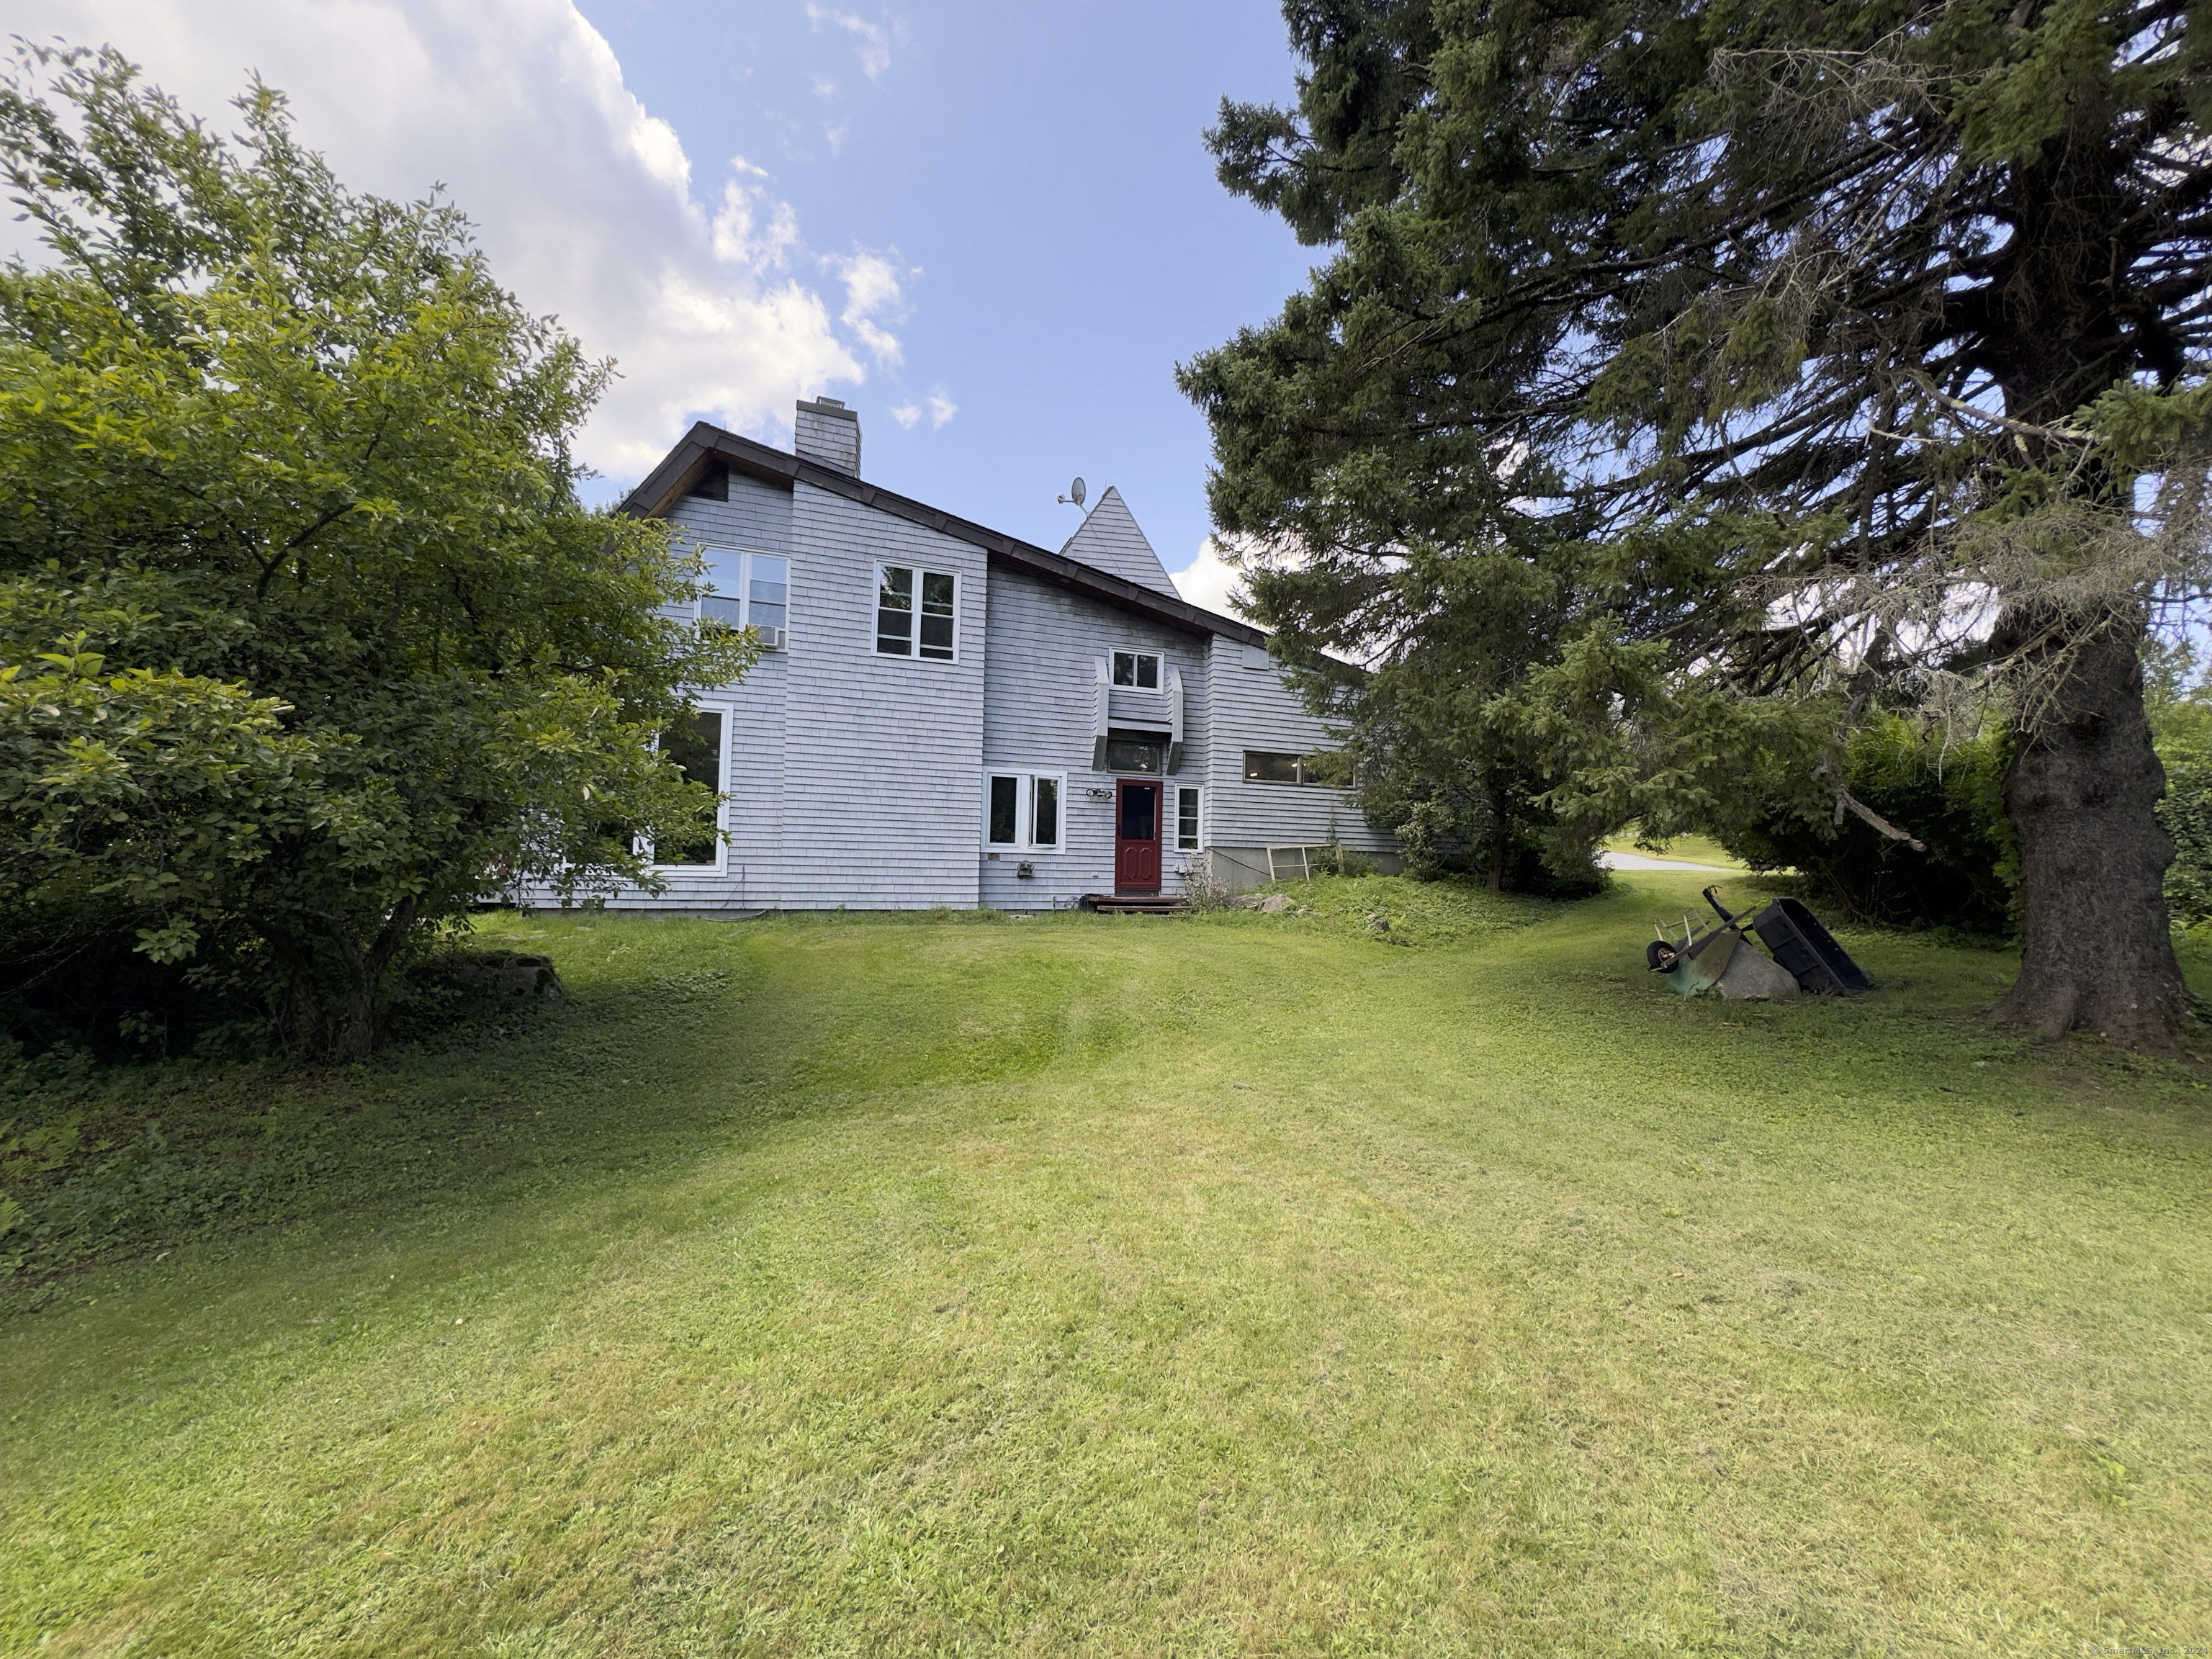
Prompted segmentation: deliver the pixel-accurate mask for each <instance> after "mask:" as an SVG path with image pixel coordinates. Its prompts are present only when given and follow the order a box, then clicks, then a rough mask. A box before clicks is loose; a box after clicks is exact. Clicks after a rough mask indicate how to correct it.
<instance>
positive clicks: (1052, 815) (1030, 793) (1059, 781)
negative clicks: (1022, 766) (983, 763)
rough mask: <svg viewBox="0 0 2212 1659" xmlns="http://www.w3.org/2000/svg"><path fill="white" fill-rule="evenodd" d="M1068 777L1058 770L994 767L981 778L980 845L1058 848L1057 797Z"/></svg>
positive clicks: (997, 849)
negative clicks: (1041, 770) (1008, 769)
mask: <svg viewBox="0 0 2212 1659" xmlns="http://www.w3.org/2000/svg"><path fill="white" fill-rule="evenodd" d="M1066 793H1067V779H1066V775H1064V774H1062V773H1059V772H1012V771H1006V772H1000V771H994V772H991V773H988V774H987V775H985V777H984V780H983V845H984V846H985V847H986V848H988V849H989V850H990V851H992V852H1000V851H1004V850H1006V849H1008V848H1013V849H1018V850H1023V851H1027V852H1033V853H1056V852H1058V851H1059V850H1060V801H1061V800H1062V799H1064V798H1065V796H1066Z"/></svg>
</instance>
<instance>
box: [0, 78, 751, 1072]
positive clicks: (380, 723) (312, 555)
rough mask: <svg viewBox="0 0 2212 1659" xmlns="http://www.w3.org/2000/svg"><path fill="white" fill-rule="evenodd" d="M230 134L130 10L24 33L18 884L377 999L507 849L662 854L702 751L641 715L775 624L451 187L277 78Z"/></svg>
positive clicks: (12, 527) (156, 932)
mask: <svg viewBox="0 0 2212 1659" xmlns="http://www.w3.org/2000/svg"><path fill="white" fill-rule="evenodd" d="M237 107H238V110H239V113H240V120H241V124H242V126H241V131H240V133H239V135H238V137H236V138H235V139H234V140H233V139H226V138H225V137H222V136H220V135H218V134H216V132H214V131H210V130H209V129H208V128H207V127H205V126H204V125H201V124H199V123H197V122H196V121H194V120H191V119H190V118H186V117H185V115H184V114H183V113H182V112H180V111H179V109H178V108H177V107H176V106H175V105H174V104H173V102H172V101H170V100H167V99H166V98H164V97H163V96H161V94H158V93H156V92H155V91H152V90H150V89H149V88H145V87H144V86H143V85H142V84H141V83H140V82H139V81H138V80H137V76H136V75H135V72H134V71H133V70H131V68H130V66H129V65H128V64H125V62H124V61H123V60H122V59H121V58H118V57H117V56H115V55H114V54H113V53H112V52H103V53H100V54H97V55H93V54H87V53H84V52H67V53H60V54H57V53H53V52H44V51H27V52H24V53H23V54H22V55H21V57H20V58H19V59H18V61H17V64H16V67H15V74H14V76H13V77H12V79H11V80H10V81H9V83H8V84H7V85H6V86H5V88H0V153H4V156H5V161H6V167H7V173H8V177H9V181H10V182H11V183H12V185H13V186H14V196H15V200H16V202H17V203H18V204H20V205H21V207H22V208H23V209H24V210H25V211H26V212H27V214H28V215H29V216H30V218H31V220H32V221H33V223H34V224H35V226H36V227H37V228H38V230H39V231H40V234H41V235H42V236H43V238H44V240H45V241H46V246H47V247H48V249H49V250H50V252H51V257H50V258H46V260H44V261H42V262H40V264H36V265H35V266H33V265H26V264H20V263H19V264H14V265H11V266H10V267H9V268H8V269H6V270H4V271H0V907H4V908H5V909H6V911H7V914H8V915H9V918H10V921H9V924H8V925H9V928H10V930H11V931H13V932H14V933H15V934H16V936H17V939H18V943H19V945H20V943H21V939H22V938H23V936H24V935H25V934H26V933H29V934H32V935H40V936H44V937H49V938H51V937H53V936H57V935H67V934H70V933H72V932H73V931H74V932H76V933H82V931H83V930H84V929H85V928H87V927H92V928H94V929H98V928H123V929H125V930H127V931H128V932H129V933H131V935H132V936H133V937H134V938H135V939H136V942H137V948H138V950H139V951H141V952H142V953H143V954H144V955H146V956H148V957H152V958H154V959H155V960H156V961H160V962H165V963H174V964H176V965H177V966H178V968H179V971H180V972H189V973H192V974H197V975H201V976H203V977H206V976H211V975H232V976H234V977H237V976H241V975H242V976H243V977H244V978H246V979H247V980H249V981H257V982H258V983H260V984H261V985H262V986H263V987H264V988H265V989H266V991H267V993H268V994H269V995H270V999H271V1000H272V1005H273V1006H274V1009H275V1011H276V1013H277V1015H278V1017H279V1019H280V1023H281V1024H282V1025H283V1028H284V1030H285V1031H286V1033H287V1034H288V1036H290V1037H291V1038H292V1039H294V1040H295V1041H297V1042H301V1043H302V1044H304V1045H307V1046H308V1047H310V1048H314V1049H317V1050H319V1051H323V1052H327V1053H330V1054H336V1055H337V1056H340V1057H344V1056H349V1055H353V1054H360V1053H362V1052H363V1051H365V1050H366V1049H367V1048H368V1047H369V1046H370V1045H371V1044H372V1043H373V1042H374V1039H375V1036H376V1029H377V1019H378V1013H379V1008H380V1000H381V997H382V994H383V988H384V985H385V981H386V973H387V970H388V969H390V968H391V967H392V964H393V963H395V962H398V961H401V960H403V959H404V957H406V955H407V954H408V953H409V952H410V951H413V950H416V949H417V948H419V946H420V945H421V944H422V941H423V940H424V939H426V938H427V937H428V936H429V935H430V934H432V933H435V931H436V930H437V929H439V928H440V927H449V926H451V925H452V924H453V921H455V919H456V918H457V917H459V915H461V914H462V913H463V912H464V911H465V908H467V906H468V905H469V904H470V903H471V901H472V900H474V899H475V898H477V896H480V895H482V894H483V893H484V892H485V891H487V890H489V889H490V888H492V887H494V886H495V884H498V883H499V882H501V880H502V879H503V878H508V877H512V876H514V875H518V874H523V873H529V874H534V875H537V876H540V877H544V878H548V879H550V880H553V881H556V882H558V883H560V884H562V885H563V886H564V887H567V888H568V889H569V890H578V889H587V888H590V887H592V886H594V885H602V884H609V883H612V882H615V881H618V880H622V879H635V878H644V879H650V877H649V872H647V871H646V870H645V869H644V868H643V867H642V866H641V859H640V855H639V853H638V850H637V848H638V844H639V843H638V842H637V840H636V839H635V837H636V836H639V835H640V834H642V835H645V836H650V835H653V834H654V833H663V834H666V835H669V836H684V835H685V834H690V835H694V836H696V831H697V824H698V821H699V819H700V817H701V816H702V814H703V813H705V812H707V811H709V810H710V809H711V806H712V803H713V795H712V788H711V783H702V782H699V781H687V780H686V779H684V777H683V775H681V773H680V771H679V770H678V769H677V768H675V767H674V766H672V765H671V764H669V763H667V762H665V761H664V760H662V759H661V758H660V757H659V756H658V755H656V754H655V753H654V751H653V734H654V733H655V732H659V731H661V730H663V729H665V728H667V727H669V726H671V725H672V724H673V723H674V722H676V721H677V720H680V719H681V718H683V716H684V710H685V708H686V706H687V696H686V690H685V688H686V687H687V686H696V685H702V684H722V683H724V682H726V681H728V680H730V679H732V678H736V677H737V676H738V674H740V673H741V672H742V671H744V667H745V666H746V665H747V664H748V663H749V662H750V659H751V653H752V642H751V641H750V636H747V635H737V634H733V633H729V632H726V631H708V632H699V631H695V630H694V629H692V628H691V627H690V625H689V624H687V623H677V622H673V621H670V620H668V619H666V618H665V617H664V616H662V615H661V614H659V612H658V611H657V609H656V607H658V606H659V605H663V604H665V602H667V601H670V600H672V599H683V598H684V597H686V596H688V595H689V594H690V593H691V592H694V591H696V588H695V586H694V580H695V576H694V571H695V567H693V566H692V565H690V563H688V562H687V561H686V558H685V556H684V553H683V551H682V550H680V549H679V548H678V547H676V546H674V545H672V544H671V542H670V541H669V539H668V538H667V536H666V534H665V530H664V529H663V528H662V527H661V526H658V525H653V524H648V523H642V522H639V521H637V520H628V519H621V518H617V517H612V516H610V515H607V514H605V513H593V512H591V511H587V510H586V508H585V507H582V506H581V505H580V502H579V500H578V496H577V493H576V489H577V483H578V480H579V477H580V469H579V467H578V465H577V463H576V462H575V460H574V457H573V455H572V453H571V451H570V440H571V438H572V436H573V435H574V432H575V430H576V428H577V426H578V423H579V422H580V421H581V420H582V419H583V417H584V416H585V415H586V412H587V411H588V410H589V409H590V407H591V405H592V400H593V398H594V397H595V396H596V394H597V392H599V388H600V386H602V385H603V384H604V383H605V378H606V376H607V374H609V372H610V369H609V367H608V366H607V365H605V364H601V363H594V362H591V361H590V360H588V359H587V358H586V356H584V355H583V353H582V351H581V349H580V348H579V346H578V345H577V343H575V342H574V340H572V339H570V338H569V337H568V336H566V335H565V334H563V333H562V331H560V330H559V329H558V328H557V327H556V326H555V325H553V324H552V323H550V322H549V321H547V320H544V319H538V318H533V317H532V316H531V315H530V314H528V313H526V311H524V310H523V309H522V307H520V305H519V304H518V303H517V302H516V301H515V300H514V298H513V296H512V295H509V294H507V293H506V292H505V291H504V290H502V289H501V288H499V286H498V285H497V284H496V283H495V282H494V281H493V280H492V278H491V276H490V274H489V272H488V271H487V270H486V269H485V267H484V263H483V258H482V256H481V255H480V254H479V253H478V252H477V250H476V249H475V248H474V246H472V245H471V241H470V239H469V234H468V227H467V223H466V222H465V219H464V218H463V217H462V216H461V215H460V214H459V211H458V210H455V209H454V208H453V207H451V206H449V205H445V204H440V203H439V202H437V201H435V199H428V200H423V201H419V202H414V203H395V202H390V201H385V200H381V199H379V198H377V197H370V196H364V195H360V194H357V193H355V192H353V191H349V190H347V189H346V188H345V187H344V186H343V185H341V184H340V183H339V182H338V181H337V179H335V178H334V177H333V176H332V174H331V172H330V170H329V168H328V167H326V166H325V164H324V162H323V161H321V159H320V158H319V157H318V156H316V155H313V154H311V153H308V152H307V151H306V150H303V149H301V147H300V146H299V144H298V143H297V142H296V140H295V137H294V135H293V133H292V131H291V128H290V125H289V121H288V118H287V116H286V112H285V108H284V105H283V100H282V99H281V98H280V97H279V96H278V95H277V94H275V93H273V92H271V91H270V90H268V89H267V88H260V87H256V88H253V89H252V91H251V92H250V93H249V94H247V95H246V96H245V97H244V98H242V99H241V100H240V101H239V104H238V106H237Z"/></svg>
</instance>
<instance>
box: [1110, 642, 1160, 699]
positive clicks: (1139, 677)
mask: <svg viewBox="0 0 2212 1659" xmlns="http://www.w3.org/2000/svg"><path fill="white" fill-rule="evenodd" d="M1114 684H1116V685H1128V686H1134V687H1135V688H1136V689H1137V690H1139V691H1157V690H1159V689H1160V659H1159V656H1158V653H1155V652H1151V651H1116V652H1115V653H1114Z"/></svg>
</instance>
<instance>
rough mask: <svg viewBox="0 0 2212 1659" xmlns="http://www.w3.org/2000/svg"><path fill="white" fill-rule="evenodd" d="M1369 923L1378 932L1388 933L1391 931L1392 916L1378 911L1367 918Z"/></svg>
mask: <svg viewBox="0 0 2212 1659" xmlns="http://www.w3.org/2000/svg"><path fill="white" fill-rule="evenodd" d="M1367 925H1368V926H1369V927H1372V928H1373V929H1374V930H1375V931H1376V933H1389V931H1390V918H1389V917H1388V916H1386V915H1383V914H1382V913H1381V912H1380V911H1377V912H1376V914H1375V915H1371V916H1370V917H1368V918H1367Z"/></svg>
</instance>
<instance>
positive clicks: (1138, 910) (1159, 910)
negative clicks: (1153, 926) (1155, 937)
mask: <svg viewBox="0 0 2212 1659" xmlns="http://www.w3.org/2000/svg"><path fill="white" fill-rule="evenodd" d="M1083 908H1085V909H1086V910H1096V911H1097V913H1098V914H1099V915H1102V916H1187V915H1189V914H1190V906H1189V905H1188V904H1186V903H1185V902H1183V901H1182V898H1181V897H1180V896H1178V895H1176V894H1173V893H1085V895H1084V896H1083Z"/></svg>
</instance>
